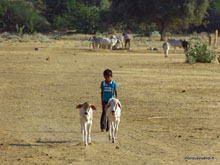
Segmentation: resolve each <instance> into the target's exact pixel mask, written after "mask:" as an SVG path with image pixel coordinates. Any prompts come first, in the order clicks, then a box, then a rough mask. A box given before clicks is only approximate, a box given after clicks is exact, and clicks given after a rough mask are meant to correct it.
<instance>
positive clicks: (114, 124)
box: [106, 98, 121, 143]
mask: <svg viewBox="0 0 220 165" xmlns="http://www.w3.org/2000/svg"><path fill="white" fill-rule="evenodd" d="M106 110H107V118H108V120H109V140H111V139H112V143H115V142H116V137H117V132H118V126H119V123H120V116H121V103H120V101H119V100H118V99H116V98H111V99H110V100H109V101H108V104H107V105H106Z"/></svg>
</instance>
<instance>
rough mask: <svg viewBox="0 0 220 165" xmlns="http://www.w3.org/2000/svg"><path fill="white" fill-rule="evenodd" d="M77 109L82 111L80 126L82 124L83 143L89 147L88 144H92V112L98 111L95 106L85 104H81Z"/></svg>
mask: <svg viewBox="0 0 220 165" xmlns="http://www.w3.org/2000/svg"><path fill="white" fill-rule="evenodd" d="M76 108H79V109H80V124H81V133H82V142H84V145H85V146H87V145H88V143H91V136H90V134H91V128H92V118H93V112H92V110H96V107H95V106H94V105H91V104H89V103H88V102H85V103H83V104H79V105H77V106H76Z"/></svg>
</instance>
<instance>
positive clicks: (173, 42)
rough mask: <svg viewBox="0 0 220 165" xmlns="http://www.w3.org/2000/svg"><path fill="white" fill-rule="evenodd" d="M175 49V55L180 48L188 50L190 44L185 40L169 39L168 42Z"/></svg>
mask: <svg viewBox="0 0 220 165" xmlns="http://www.w3.org/2000/svg"><path fill="white" fill-rule="evenodd" d="M167 42H168V43H169V44H170V45H171V46H172V47H173V48H174V53H175V52H176V47H179V48H184V51H186V50H187V47H188V42H187V41H186V40H185V39H184V40H182V39H179V40H177V39H170V38H169V39H168V41H167Z"/></svg>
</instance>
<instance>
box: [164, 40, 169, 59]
mask: <svg viewBox="0 0 220 165" xmlns="http://www.w3.org/2000/svg"><path fill="white" fill-rule="evenodd" d="M169 49H170V44H169V43H168V42H164V43H163V50H164V54H165V57H168V52H169Z"/></svg>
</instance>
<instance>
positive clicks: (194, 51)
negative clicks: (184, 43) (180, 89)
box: [186, 43, 216, 64]
mask: <svg viewBox="0 0 220 165" xmlns="http://www.w3.org/2000/svg"><path fill="white" fill-rule="evenodd" d="M215 60H216V55H215V53H213V52H212V51H210V50H208V47H207V44H206V43H204V44H200V43H196V44H195V45H194V47H192V46H191V44H189V50H188V52H187V53H186V62H187V63H190V64H193V63H196V62H199V63H210V62H214V61H215Z"/></svg>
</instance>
